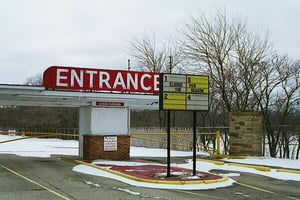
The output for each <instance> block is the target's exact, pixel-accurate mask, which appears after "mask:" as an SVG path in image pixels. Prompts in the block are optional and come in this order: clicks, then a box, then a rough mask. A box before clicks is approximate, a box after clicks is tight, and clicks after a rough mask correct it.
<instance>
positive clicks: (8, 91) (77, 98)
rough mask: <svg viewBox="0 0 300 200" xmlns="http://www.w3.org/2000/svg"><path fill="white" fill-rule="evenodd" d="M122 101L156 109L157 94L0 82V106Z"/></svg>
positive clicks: (57, 105)
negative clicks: (68, 88)
mask: <svg viewBox="0 0 300 200" xmlns="http://www.w3.org/2000/svg"><path fill="white" fill-rule="evenodd" d="M94 102H122V103H124V104H125V106H128V107H130V108H133V109H151V110H157V109H158V95H151V94H150V95H149V94H129V93H108V92H90V91H66V90H64V91H63V90H49V89H46V88H45V87H42V86H30V85H8V84H0V105H2V106H4V105H5V106H45V107H80V106H90V105H93V104H94Z"/></svg>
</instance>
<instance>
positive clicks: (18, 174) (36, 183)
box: [0, 164, 71, 200]
mask: <svg viewBox="0 0 300 200" xmlns="http://www.w3.org/2000/svg"><path fill="white" fill-rule="evenodd" d="M0 167H2V168H4V169H6V170H7V171H9V172H11V173H13V174H14V175H16V176H18V177H20V178H23V179H25V180H26V181H28V182H31V183H33V184H35V185H38V186H40V187H41V188H43V189H45V190H47V191H48V192H50V193H52V194H54V195H56V196H58V197H60V198H62V199H65V200H71V199H70V198H68V197H66V196H63V195H61V194H59V193H57V192H55V191H54V190H51V189H50V188H47V187H46V186H43V185H41V184H40V183H38V182H35V181H34V180H31V179H30V178H27V177H26V176H23V175H22V174H20V173H18V172H16V171H14V170H12V169H10V168H8V167H6V166H4V165H2V164H0Z"/></svg>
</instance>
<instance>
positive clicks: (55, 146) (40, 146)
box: [0, 135, 78, 158]
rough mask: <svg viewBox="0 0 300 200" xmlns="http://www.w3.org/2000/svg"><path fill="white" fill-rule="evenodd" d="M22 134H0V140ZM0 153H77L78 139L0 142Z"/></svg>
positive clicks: (27, 155) (23, 154)
mask: <svg viewBox="0 0 300 200" xmlns="http://www.w3.org/2000/svg"><path fill="white" fill-rule="evenodd" d="M18 138H22V136H8V135H0V142H1V141H7V140H13V139H18ZM0 154H15V155H18V156H24V157H44V158H45V157H50V156H51V155H55V154H56V155H78V141H76V140H61V139H53V138H51V139H40V138H31V139H25V140H17V141H13V142H7V143H0Z"/></svg>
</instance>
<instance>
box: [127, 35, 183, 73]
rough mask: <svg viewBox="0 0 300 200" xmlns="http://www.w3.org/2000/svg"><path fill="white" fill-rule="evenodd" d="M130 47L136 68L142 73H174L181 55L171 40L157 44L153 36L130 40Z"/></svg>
mask: <svg viewBox="0 0 300 200" xmlns="http://www.w3.org/2000/svg"><path fill="white" fill-rule="evenodd" d="M130 47H131V56H132V57H133V58H134V59H135V62H136V65H137V66H138V67H137V68H139V69H140V70H142V71H150V72H174V71H175V70H176V68H178V66H179V65H180V63H181V57H180V55H181V54H180V51H179V48H178V47H177V45H176V43H175V42H173V41H172V40H169V41H167V42H166V43H163V42H158V41H157V39H156V38H155V35H154V34H153V35H152V36H149V35H145V36H144V37H142V38H141V39H134V40H132V41H131V42H130ZM170 57H171V63H170Z"/></svg>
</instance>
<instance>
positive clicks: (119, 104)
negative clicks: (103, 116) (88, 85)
mask: <svg viewBox="0 0 300 200" xmlns="http://www.w3.org/2000/svg"><path fill="white" fill-rule="evenodd" d="M124 105H125V104H124V102H99V101H97V102H96V106H104V107H124Z"/></svg>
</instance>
